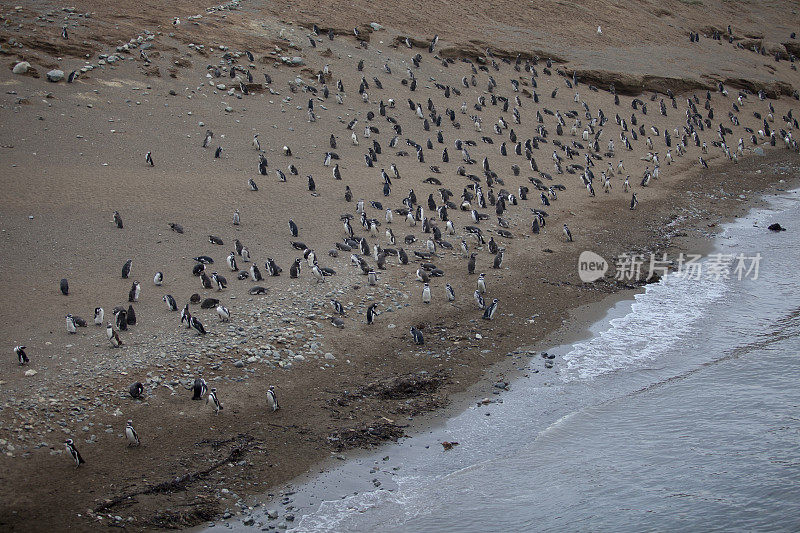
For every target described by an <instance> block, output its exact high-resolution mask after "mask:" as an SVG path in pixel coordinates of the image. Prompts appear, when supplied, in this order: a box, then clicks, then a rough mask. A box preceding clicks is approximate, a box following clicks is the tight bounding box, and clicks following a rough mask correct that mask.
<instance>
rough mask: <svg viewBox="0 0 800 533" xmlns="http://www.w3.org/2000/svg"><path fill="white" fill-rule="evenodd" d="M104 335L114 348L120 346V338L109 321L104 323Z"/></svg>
mask: <svg viewBox="0 0 800 533" xmlns="http://www.w3.org/2000/svg"><path fill="white" fill-rule="evenodd" d="M106 337H108V341H109V342H110V343H111V346H113V347H114V348H119V347H120V346H122V339H120V338H119V333H117V331H116V330H115V329H114V326H112V325H111V322H109V323H108V324H106Z"/></svg>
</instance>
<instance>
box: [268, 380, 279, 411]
mask: <svg viewBox="0 0 800 533" xmlns="http://www.w3.org/2000/svg"><path fill="white" fill-rule="evenodd" d="M267 403H269V406H270V408H271V409H272V412H273V413H274V412H275V411H277V410H278V409H280V406H279V405H278V397H277V396H276V395H275V386H274V385H270V386H269V389H267Z"/></svg>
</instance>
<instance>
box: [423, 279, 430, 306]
mask: <svg viewBox="0 0 800 533" xmlns="http://www.w3.org/2000/svg"><path fill="white" fill-rule="evenodd" d="M422 303H426V304H429V303H431V287H430V285H428V284H427V283H426V284H425V285H424V286H423V287H422Z"/></svg>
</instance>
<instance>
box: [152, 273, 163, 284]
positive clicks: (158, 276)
mask: <svg viewBox="0 0 800 533" xmlns="http://www.w3.org/2000/svg"><path fill="white" fill-rule="evenodd" d="M162 283H164V273H163V272H161V271H158V272H156V275H155V276H153V284H154V285H156V286H157V287H160V286H161V284H162Z"/></svg>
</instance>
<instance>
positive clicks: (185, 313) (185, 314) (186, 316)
mask: <svg viewBox="0 0 800 533" xmlns="http://www.w3.org/2000/svg"><path fill="white" fill-rule="evenodd" d="M184 322H186V329H189V328H191V327H192V313H190V312H189V304H186V305H184V306H183V309H181V324H183V323H184Z"/></svg>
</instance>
